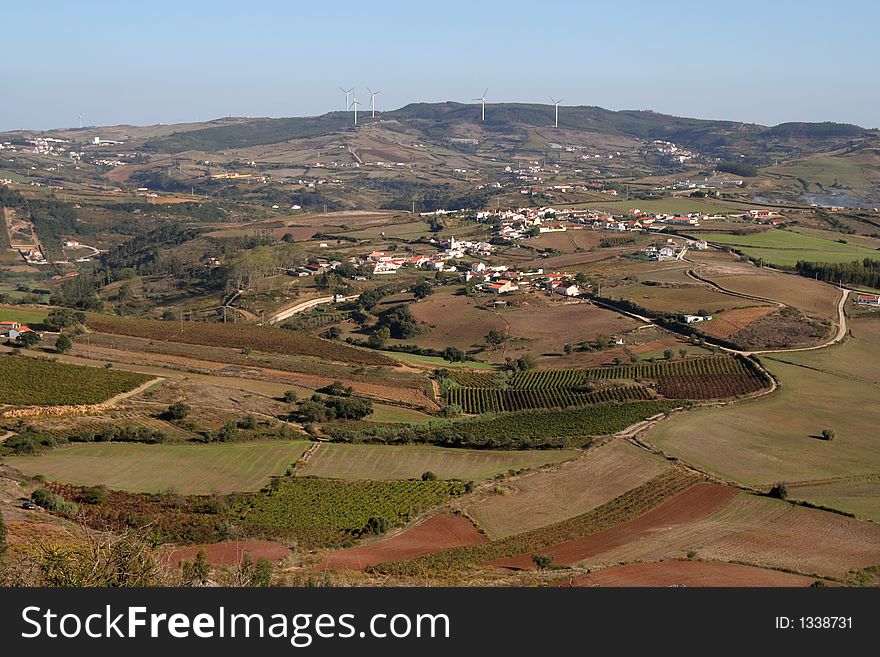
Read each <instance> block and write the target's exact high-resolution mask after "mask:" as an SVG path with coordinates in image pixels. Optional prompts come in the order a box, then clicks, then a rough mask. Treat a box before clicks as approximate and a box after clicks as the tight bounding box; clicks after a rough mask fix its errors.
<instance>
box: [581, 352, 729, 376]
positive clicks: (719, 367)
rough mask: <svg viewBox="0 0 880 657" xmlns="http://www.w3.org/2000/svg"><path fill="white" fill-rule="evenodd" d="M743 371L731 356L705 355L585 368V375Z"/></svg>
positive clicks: (680, 374) (653, 374)
mask: <svg viewBox="0 0 880 657" xmlns="http://www.w3.org/2000/svg"><path fill="white" fill-rule="evenodd" d="M745 371H746V368H745V367H744V366H743V364H742V363H741V362H740V361H739V360H738V359H736V358H734V357H732V356H706V357H700V358H686V359H684V360H663V361H657V362H654V363H633V364H629V365H615V366H612V367H594V368H592V369H589V370H585V375H586V378H587V379H589V380H597V379H656V378H659V377H671V376H690V375H693V374H734V373H737V372H745Z"/></svg>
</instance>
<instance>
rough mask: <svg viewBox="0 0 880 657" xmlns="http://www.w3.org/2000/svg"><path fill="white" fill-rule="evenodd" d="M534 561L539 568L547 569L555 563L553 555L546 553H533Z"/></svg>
mask: <svg viewBox="0 0 880 657" xmlns="http://www.w3.org/2000/svg"><path fill="white" fill-rule="evenodd" d="M532 561H533V562H534V563H535V565H536V566H537V567H538V570H547V569H548V568H550V567H551V566H552V565H553V557H551V556H548V555H545V554H533V555H532Z"/></svg>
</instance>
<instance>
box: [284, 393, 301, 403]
mask: <svg viewBox="0 0 880 657" xmlns="http://www.w3.org/2000/svg"><path fill="white" fill-rule="evenodd" d="M297 399H299V395H297V394H296V390H288V391H286V392H285V393H284V401H286V402H287V403H288V404H293V403H295V402H296V400H297Z"/></svg>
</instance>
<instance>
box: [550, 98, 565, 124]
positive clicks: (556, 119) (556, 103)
mask: <svg viewBox="0 0 880 657" xmlns="http://www.w3.org/2000/svg"><path fill="white" fill-rule="evenodd" d="M562 100H563V99H562V98H560V99H559V100H554V99H553V96H550V102H551V103H553V108H554V110H555V113H554V119H553V127H554V128H558V127H559V103H561V102H562Z"/></svg>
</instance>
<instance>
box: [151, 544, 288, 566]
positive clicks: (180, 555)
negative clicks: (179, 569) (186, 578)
mask: <svg viewBox="0 0 880 657" xmlns="http://www.w3.org/2000/svg"><path fill="white" fill-rule="evenodd" d="M200 550H204V552H205V557H206V558H207V561H208V563H210V564H212V565H214V566H235V565H237V564H239V563H241V562H242V560H243V559H244V558H245V555H247V556H249V557H250V558H251V559H252V560H253V561H258V560H259V559H268V560H269V561H272V562H274V563H277V562H279V561H283V560H284V559H286V558H287V557H289V556H290V555H291V554H292V552H291V551H290V550H289V549H288V548H286V547H285V546H283V545H282V544H281V543H275V542H274V541H225V542H223V543H210V544H208V545H194V546H192V547H186V548H180V549H178V550H174V551H173V552H169V553H168V554H166V555H165V556H164V559H165V561H166V562H167V563H169V564H171V565H172V566H179V565H180V563H181V562H182V561H185V560H188V559H194V558H195V556H196V555H197V554H198V553H199V551H200Z"/></svg>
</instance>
